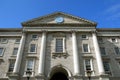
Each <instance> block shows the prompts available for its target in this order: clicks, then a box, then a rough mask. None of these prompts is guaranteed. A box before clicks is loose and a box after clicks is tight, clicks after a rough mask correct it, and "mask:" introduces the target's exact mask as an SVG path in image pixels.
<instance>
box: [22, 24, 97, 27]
mask: <svg viewBox="0 0 120 80" xmlns="http://www.w3.org/2000/svg"><path fill="white" fill-rule="evenodd" d="M22 26H23V27H26V26H30V27H34V26H35V27H40V26H52V27H54V26H55V27H56V26H70V27H71V26H75V27H80V26H84V27H90V26H91V27H96V24H80V23H61V24H57V23H39V24H33V23H27V24H23V25H22Z"/></svg>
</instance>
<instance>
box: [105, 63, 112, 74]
mask: <svg viewBox="0 0 120 80" xmlns="http://www.w3.org/2000/svg"><path fill="white" fill-rule="evenodd" d="M103 62H105V61H103ZM106 62H108V65H109V67H110V71H109V72H110V73H111V75H110V76H112V70H111V69H112V68H111V65H110V62H109V61H106ZM105 73H106V71H105Z"/></svg>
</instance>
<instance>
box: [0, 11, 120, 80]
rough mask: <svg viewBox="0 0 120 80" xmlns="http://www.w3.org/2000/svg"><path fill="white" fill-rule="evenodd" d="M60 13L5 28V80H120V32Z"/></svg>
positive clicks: (1, 41)
mask: <svg viewBox="0 0 120 80" xmlns="http://www.w3.org/2000/svg"><path fill="white" fill-rule="evenodd" d="M96 26H97V24H96V23H95V22H93V21H90V20H86V19H83V18H80V17H76V16H73V15H70V14H66V13H63V12H55V13H52V14H49V15H46V16H42V17H39V18H35V19H32V20H29V21H26V22H23V23H22V28H21V29H14V28H13V29H4V28H3V29H0V80H27V75H26V71H28V70H29V71H30V72H31V75H30V80H60V79H61V80H62V79H63V80H88V75H87V73H88V72H90V73H91V79H92V80H120V29H102V28H96Z"/></svg>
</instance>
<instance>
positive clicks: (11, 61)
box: [8, 60, 15, 73]
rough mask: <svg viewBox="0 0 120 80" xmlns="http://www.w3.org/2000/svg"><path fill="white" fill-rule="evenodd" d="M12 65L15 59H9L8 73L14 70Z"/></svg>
mask: <svg viewBox="0 0 120 80" xmlns="http://www.w3.org/2000/svg"><path fill="white" fill-rule="evenodd" d="M11 63H12V64H13V66H12V71H10V67H11V66H10V65H11ZM14 67H15V60H10V61H9V66H8V73H12V72H13V70H14Z"/></svg>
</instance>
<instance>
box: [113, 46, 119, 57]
mask: <svg viewBox="0 0 120 80" xmlns="http://www.w3.org/2000/svg"><path fill="white" fill-rule="evenodd" d="M115 48H117V49H118V51H119V52H116V49H115ZM114 52H115V54H116V55H120V48H119V47H114Z"/></svg>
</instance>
